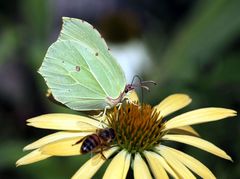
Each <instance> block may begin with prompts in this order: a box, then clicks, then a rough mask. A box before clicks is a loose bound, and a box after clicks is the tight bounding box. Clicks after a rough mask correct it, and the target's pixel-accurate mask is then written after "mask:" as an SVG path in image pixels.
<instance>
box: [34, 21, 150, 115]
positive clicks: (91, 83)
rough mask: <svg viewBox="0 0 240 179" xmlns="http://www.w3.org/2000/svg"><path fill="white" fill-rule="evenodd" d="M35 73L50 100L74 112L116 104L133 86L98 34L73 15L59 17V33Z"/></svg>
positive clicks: (86, 23)
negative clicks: (41, 79) (41, 77)
mask: <svg viewBox="0 0 240 179" xmlns="http://www.w3.org/2000/svg"><path fill="white" fill-rule="evenodd" d="M39 73H40V74H41V75H42V76H43V78H44V79H45V81H46V84H47V86H48V87H49V89H50V90H51V93H52V95H53V97H54V99H55V100H56V101H59V102H60V103H62V104H64V105H66V106H67V107H69V108H70V109H73V110H77V111H92V110H102V109H106V108H111V107H113V106H116V105H117V104H119V103H120V102H121V101H123V99H125V98H126V97H127V94H128V92H130V91H132V90H133V89H134V88H135V87H136V85H133V84H127V82H126V77H125V74H124V72H123V70H122V69H121V67H120V65H119V64H118V63H117V61H116V60H115V59H114V57H113V56H112V55H111V53H110V49H109V48H108V46H107V44H106V42H105V40H104V39H103V38H102V36H101V35H100V33H99V32H98V31H97V30H96V29H95V28H94V27H93V26H92V25H91V24H89V23H88V22H86V21H83V20H80V19H76V18H69V17H63V26H62V30H61V32H60V35H59V37H58V39H57V41H56V42H54V43H53V44H52V45H51V46H50V47H49V48H48V50H47V53H46V55H45V57H44V60H43V63H42V65H41V67H40V68H39ZM140 86H142V87H146V86H144V85H140Z"/></svg>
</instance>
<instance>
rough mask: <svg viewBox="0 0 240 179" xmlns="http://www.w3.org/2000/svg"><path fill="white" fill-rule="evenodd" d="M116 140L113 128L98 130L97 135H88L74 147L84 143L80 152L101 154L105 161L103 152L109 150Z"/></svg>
mask: <svg viewBox="0 0 240 179" xmlns="http://www.w3.org/2000/svg"><path fill="white" fill-rule="evenodd" d="M114 139H115V132H114V130H113V129H112V128H105V129H97V130H96V133H94V134H91V135H87V136H85V137H84V138H82V139H81V140H79V141H77V142H76V143H75V144H74V145H76V144H79V143H81V142H82V145H81V148H80V152H81V153H82V154H86V153H89V152H93V153H98V152H99V153H100V154H101V155H102V157H103V158H104V159H106V157H105V156H104V155H103V153H102V152H103V151H104V150H106V149H107V148H109V146H110V144H111V143H112V142H113V140H114Z"/></svg>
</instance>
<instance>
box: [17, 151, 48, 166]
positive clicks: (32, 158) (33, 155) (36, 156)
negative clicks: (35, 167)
mask: <svg viewBox="0 0 240 179" xmlns="http://www.w3.org/2000/svg"><path fill="white" fill-rule="evenodd" d="M48 157H51V155H44V154H42V153H41V151H40V150H38V149H37V150H34V151H32V152H30V153H29V154H27V155H25V156H24V157H22V158H20V159H19V160H18V161H17V162H16V166H20V165H27V164H30V163H34V162H38V161H41V160H44V159H46V158H48Z"/></svg>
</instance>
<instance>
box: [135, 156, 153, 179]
mask: <svg viewBox="0 0 240 179" xmlns="http://www.w3.org/2000/svg"><path fill="white" fill-rule="evenodd" d="M133 173H134V179H142V178H144V179H148V178H152V176H151V174H150V172H149V169H148V166H147V164H146V163H145V162H144V160H143V159H142V157H141V155H140V154H139V153H137V154H135V158H134V162H133Z"/></svg>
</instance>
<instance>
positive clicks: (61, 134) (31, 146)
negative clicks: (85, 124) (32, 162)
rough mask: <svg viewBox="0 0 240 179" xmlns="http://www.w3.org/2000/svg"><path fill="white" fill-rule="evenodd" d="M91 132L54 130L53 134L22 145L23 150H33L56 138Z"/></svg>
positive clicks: (82, 135) (78, 135) (84, 134)
mask: <svg viewBox="0 0 240 179" xmlns="http://www.w3.org/2000/svg"><path fill="white" fill-rule="evenodd" d="M91 133H92V132H66V131H62V132H56V133H54V134H50V135H47V136H45V137H43V138H41V139H39V140H37V141H35V142H33V143H31V144H29V145H27V146H26V147H24V149H23V150H33V149H36V148H39V147H42V146H44V145H46V144H49V143H52V142H55V141H58V140H62V139H68V138H73V137H84V136H87V135H89V134H91Z"/></svg>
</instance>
